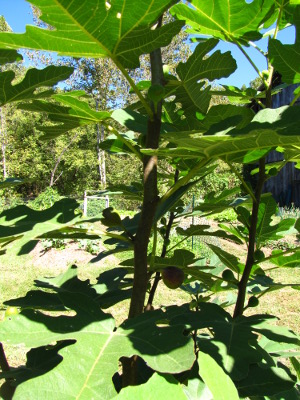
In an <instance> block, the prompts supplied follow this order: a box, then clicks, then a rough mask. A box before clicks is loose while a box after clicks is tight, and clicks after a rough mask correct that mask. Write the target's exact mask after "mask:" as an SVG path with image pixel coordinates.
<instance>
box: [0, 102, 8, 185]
mask: <svg viewBox="0 0 300 400" xmlns="http://www.w3.org/2000/svg"><path fill="white" fill-rule="evenodd" d="M0 118H1V133H0V137H1V149H2V168H3V178H4V179H6V178H7V176H8V173H7V166H6V146H7V132H6V123H5V115H4V112H3V108H2V107H1V108H0Z"/></svg>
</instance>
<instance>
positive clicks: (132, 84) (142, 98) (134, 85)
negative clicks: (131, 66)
mask: <svg viewBox="0 0 300 400" xmlns="http://www.w3.org/2000/svg"><path fill="white" fill-rule="evenodd" d="M114 63H115V64H116V66H117V67H118V68H119V69H120V71H121V72H122V74H123V75H124V77H125V79H126V80H127V82H128V83H129V85H130V87H131V88H132V90H133V91H134V93H135V94H136V95H137V97H138V98H139V99H140V101H141V103H142V104H143V106H144V107H145V110H146V112H147V114H148V116H149V118H150V119H151V120H153V117H154V113H153V110H152V109H151V107H150V105H149V104H148V102H147V101H146V99H145V97H144V96H143V95H142V93H141V92H140V90H139V89H138V87H137V86H136V84H135V83H134V81H133V79H132V78H131V76H130V75H129V73H128V72H127V71H126V69H125V68H124V67H123V65H122V64H121V63H119V62H118V61H117V60H114Z"/></svg>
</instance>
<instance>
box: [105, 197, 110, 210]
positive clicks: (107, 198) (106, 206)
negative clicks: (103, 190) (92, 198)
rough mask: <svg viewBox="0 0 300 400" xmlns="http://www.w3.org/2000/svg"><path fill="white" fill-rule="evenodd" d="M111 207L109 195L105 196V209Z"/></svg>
mask: <svg viewBox="0 0 300 400" xmlns="http://www.w3.org/2000/svg"><path fill="white" fill-rule="evenodd" d="M108 207H109V197H108V195H106V196H105V208H108Z"/></svg>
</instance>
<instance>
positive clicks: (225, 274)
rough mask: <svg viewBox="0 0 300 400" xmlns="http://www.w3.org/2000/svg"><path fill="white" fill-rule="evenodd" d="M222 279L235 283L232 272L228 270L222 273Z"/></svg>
mask: <svg viewBox="0 0 300 400" xmlns="http://www.w3.org/2000/svg"><path fill="white" fill-rule="evenodd" d="M222 278H223V279H225V280H226V281H235V280H236V279H235V276H234V274H233V272H232V271H231V270H230V269H225V270H224V271H223V272H222Z"/></svg>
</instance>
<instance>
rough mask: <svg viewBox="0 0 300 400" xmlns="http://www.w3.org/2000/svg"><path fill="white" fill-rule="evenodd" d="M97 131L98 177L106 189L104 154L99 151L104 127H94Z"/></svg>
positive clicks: (97, 106)
mask: <svg viewBox="0 0 300 400" xmlns="http://www.w3.org/2000/svg"><path fill="white" fill-rule="evenodd" d="M96 111H99V99H98V98H97V99H96ZM96 129H97V158H98V168H99V176H100V182H101V185H102V188H103V189H105V187H106V164H105V152H104V151H103V150H102V149H100V143H102V142H103V140H104V126H103V125H101V126H100V125H99V124H97V125H96Z"/></svg>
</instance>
